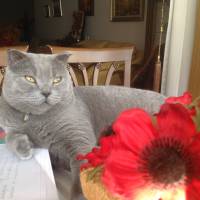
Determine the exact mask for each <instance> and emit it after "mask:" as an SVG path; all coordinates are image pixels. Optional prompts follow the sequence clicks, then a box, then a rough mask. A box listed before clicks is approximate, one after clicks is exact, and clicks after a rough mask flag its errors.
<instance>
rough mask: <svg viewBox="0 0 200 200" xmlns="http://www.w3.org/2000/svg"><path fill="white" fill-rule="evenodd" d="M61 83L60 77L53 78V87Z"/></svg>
mask: <svg viewBox="0 0 200 200" xmlns="http://www.w3.org/2000/svg"><path fill="white" fill-rule="evenodd" d="M61 81H62V77H61V76H59V77H56V78H54V80H53V84H54V85H57V84H59V83H60V82H61Z"/></svg>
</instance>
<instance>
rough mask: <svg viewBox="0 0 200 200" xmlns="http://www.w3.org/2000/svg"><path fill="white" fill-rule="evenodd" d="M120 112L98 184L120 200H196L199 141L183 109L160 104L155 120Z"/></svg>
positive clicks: (137, 112)
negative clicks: (111, 145) (110, 149)
mask: <svg viewBox="0 0 200 200" xmlns="http://www.w3.org/2000/svg"><path fill="white" fill-rule="evenodd" d="M156 119H157V124H156V126H154V125H153V124H152V122H151V118H150V116H149V115H148V114H147V113H146V112H144V111H143V110H140V109H131V110H128V111H125V112H123V113H122V114H121V115H120V116H119V117H118V119H117V120H116V122H115V123H114V124H113V130H114V132H115V138H114V139H113V140H116V141H115V143H113V147H112V151H111V152H110V154H109V156H108V157H107V158H106V159H105V160H104V171H103V175H102V181H103V183H104V184H105V185H106V186H107V188H108V189H109V191H111V192H112V193H113V194H114V195H119V196H120V197H121V198H122V199H131V200H132V199H134V200H146V199H148V200H158V199H163V200H172V199H173V200H185V199H187V200H199V199H200V170H199V169H200V136H199V135H197V132H196V129H195V125H194V122H193V121H192V119H191V117H190V115H189V113H188V111H187V109H186V108H185V107H184V106H182V105H181V104H164V105H163V106H162V107H161V110H160V112H159V113H158V114H157V115H156Z"/></svg>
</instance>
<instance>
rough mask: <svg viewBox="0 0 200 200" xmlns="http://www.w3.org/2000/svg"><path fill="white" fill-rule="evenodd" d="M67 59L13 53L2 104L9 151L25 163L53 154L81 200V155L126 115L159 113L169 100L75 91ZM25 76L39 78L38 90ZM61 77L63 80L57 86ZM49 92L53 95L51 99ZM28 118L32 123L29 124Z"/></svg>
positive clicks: (115, 90)
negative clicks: (40, 151) (39, 153)
mask: <svg viewBox="0 0 200 200" xmlns="http://www.w3.org/2000/svg"><path fill="white" fill-rule="evenodd" d="M67 57H68V55H67V54H62V55H42V54H39V55H35V54H30V53H22V52H19V51H16V50H11V51H9V52H8V58H9V60H8V63H9V66H8V68H7V71H6V75H5V79H4V85H3V90H2V97H1V98H0V113H1V115H0V126H1V127H3V129H4V130H5V131H6V133H7V136H6V143H7V145H8V147H9V148H10V149H11V150H12V151H13V152H14V153H15V154H16V155H17V156H18V157H20V158H21V159H29V158H30V157H31V156H32V153H33V151H32V148H33V147H42V148H48V149H49V151H50V154H51V156H52V158H53V160H54V162H55V163H56V164H57V161H59V163H61V164H62V166H64V167H66V168H67V169H69V170H71V173H72V180H73V182H72V196H71V197H70V199H73V200H76V199H78V198H79V197H78V196H79V195H80V187H79V186H78V182H79V176H78V172H79V163H78V161H76V159H75V157H76V155H77V154H79V153H86V152H88V151H90V150H91V148H92V147H94V146H95V145H96V138H97V137H98V136H99V135H98V134H99V132H100V130H101V129H102V128H103V127H105V126H107V125H109V124H111V123H112V122H113V120H114V119H115V117H116V116H117V115H118V114H119V112H121V111H122V110H124V109H126V108H130V107H141V108H144V109H145V110H147V111H148V112H150V113H153V112H155V111H157V110H158V108H159V106H160V104H161V103H162V102H163V99H164V97H163V96H162V95H160V94H157V93H155V92H150V91H144V90H137V89H130V88H124V87H117V86H110V87H104V86H99V87H98V86H97V87H77V88H74V87H73V85H72V81H71V78H70V75H69V73H68V72H67V70H66V69H65V63H66V61H67ZM25 75H29V76H33V77H34V78H35V79H36V81H37V84H32V83H29V82H27V80H25V78H24V76H25ZM55 76H62V77H63V79H62V81H61V82H60V84H58V85H56V86H53V85H52V80H53V78H54V77H55ZM44 92H48V93H50V95H49V96H48V98H45V96H44V95H43V93H44ZM26 114H29V120H28V121H24V116H25V115H26Z"/></svg>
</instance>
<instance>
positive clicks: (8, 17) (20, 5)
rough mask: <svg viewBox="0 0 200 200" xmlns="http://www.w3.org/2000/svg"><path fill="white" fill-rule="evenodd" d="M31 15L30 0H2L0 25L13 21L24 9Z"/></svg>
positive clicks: (22, 14) (16, 19) (19, 16)
mask: <svg viewBox="0 0 200 200" xmlns="http://www.w3.org/2000/svg"><path fill="white" fill-rule="evenodd" d="M25 10H26V11H27V12H28V13H29V15H32V1H31V0H20V1H13V0H4V1H3V0H2V1H1V6H0V25H4V24H10V23H15V22H16V21H18V20H20V19H21V18H22V17H23V16H24V11H25Z"/></svg>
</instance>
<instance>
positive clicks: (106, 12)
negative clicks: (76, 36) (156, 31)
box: [85, 0, 147, 49]
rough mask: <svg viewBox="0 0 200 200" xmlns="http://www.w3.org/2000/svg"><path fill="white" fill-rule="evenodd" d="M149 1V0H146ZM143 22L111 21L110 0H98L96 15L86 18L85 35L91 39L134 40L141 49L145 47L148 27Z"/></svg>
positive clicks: (96, 2)
mask: <svg viewBox="0 0 200 200" xmlns="http://www.w3.org/2000/svg"><path fill="white" fill-rule="evenodd" d="M146 3H147V0H146ZM146 8H147V5H145V20H144V21H142V22H111V21H110V0H96V1H95V12H94V16H88V17H87V18H86V27H85V36H86V37H89V38H90V39H98V40H111V41H120V42H132V43H134V44H135V45H136V47H137V48H139V49H144V43H145V29H146V23H145V21H146Z"/></svg>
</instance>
